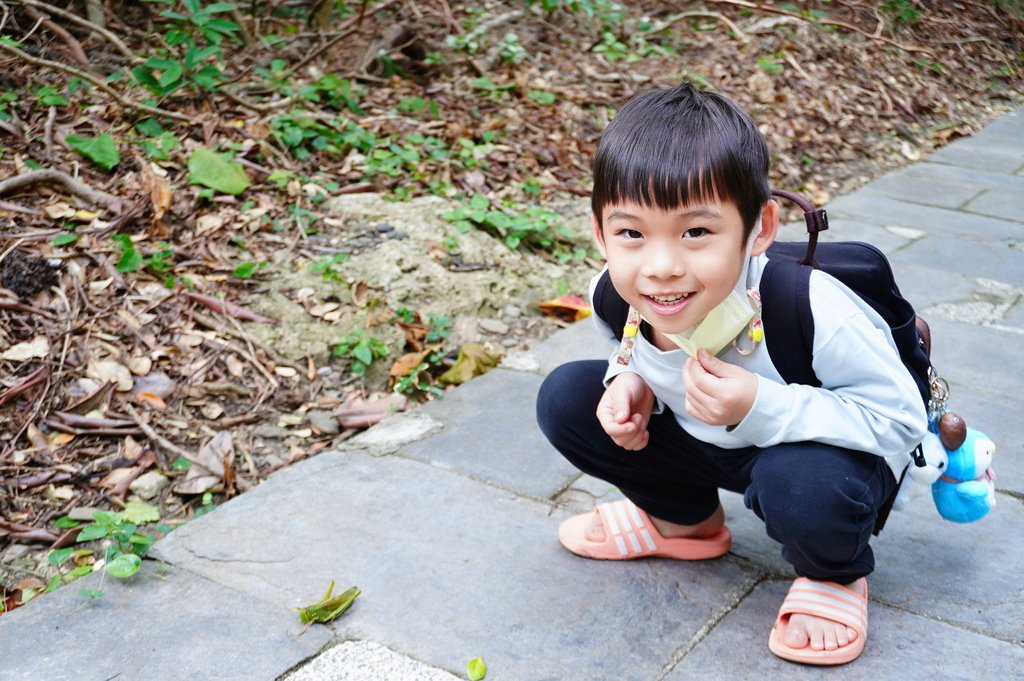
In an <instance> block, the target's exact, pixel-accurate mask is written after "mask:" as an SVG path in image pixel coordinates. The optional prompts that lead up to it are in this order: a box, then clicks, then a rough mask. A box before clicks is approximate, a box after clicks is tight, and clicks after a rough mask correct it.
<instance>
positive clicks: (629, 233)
mask: <svg viewBox="0 0 1024 681" xmlns="http://www.w3.org/2000/svg"><path fill="white" fill-rule="evenodd" d="M619 236H623V237H626V238H627V239H643V238H644V235H643V234H641V233H640V232H639V231H637V230H635V229H623V230H621V231H620V232H619Z"/></svg>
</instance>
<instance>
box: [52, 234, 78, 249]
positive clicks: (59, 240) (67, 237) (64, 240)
mask: <svg viewBox="0 0 1024 681" xmlns="http://www.w3.org/2000/svg"><path fill="white" fill-rule="evenodd" d="M76 241H78V235H77V234H72V233H71V232H61V233H60V234H58V235H57V236H55V237H53V241H51V242H50V243H52V244H53V245H54V246H67V245H68V244H73V243H75V242H76Z"/></svg>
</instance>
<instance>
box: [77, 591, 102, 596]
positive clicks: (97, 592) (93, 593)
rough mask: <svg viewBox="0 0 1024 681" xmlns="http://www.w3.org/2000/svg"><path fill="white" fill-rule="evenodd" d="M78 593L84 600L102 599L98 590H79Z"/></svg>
mask: <svg viewBox="0 0 1024 681" xmlns="http://www.w3.org/2000/svg"><path fill="white" fill-rule="evenodd" d="M78 593H80V594H81V595H83V596H85V597H86V598H103V592H102V591H100V590H99V589H79V590H78Z"/></svg>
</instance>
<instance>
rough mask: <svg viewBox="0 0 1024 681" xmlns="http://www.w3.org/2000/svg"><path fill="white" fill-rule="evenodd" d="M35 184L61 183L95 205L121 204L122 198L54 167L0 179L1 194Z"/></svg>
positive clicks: (116, 205) (106, 206)
mask: <svg viewBox="0 0 1024 681" xmlns="http://www.w3.org/2000/svg"><path fill="white" fill-rule="evenodd" d="M34 184H59V185H61V186H63V187H64V188H65V189H67V190H68V191H69V192H71V193H72V194H74V195H75V196H77V197H79V198H82V199H85V200H86V201H88V202H89V203H91V204H93V205H97V206H103V207H104V208H111V209H117V208H119V207H120V206H121V199H120V198H118V197H116V196H114V195H112V194H108V193H106V192H104V191H100V190H98V189H92V188H91V187H89V186H87V185H86V184H85V183H84V182H82V181H80V180H76V179H75V178H73V177H71V176H70V175H68V174H67V173H65V172H64V171H61V170H54V169H53V168H44V169H42V170H33V171H30V172H27V173H23V174H21V175H15V176H14V177H9V178H7V179H6V180H0V196H3V195H5V194H9V193H10V192H14V191H17V190H19V189H23V188H25V187H30V186H32V185H34Z"/></svg>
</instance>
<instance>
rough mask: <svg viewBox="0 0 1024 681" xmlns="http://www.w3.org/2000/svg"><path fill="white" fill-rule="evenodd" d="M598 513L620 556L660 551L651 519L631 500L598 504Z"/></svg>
mask: <svg viewBox="0 0 1024 681" xmlns="http://www.w3.org/2000/svg"><path fill="white" fill-rule="evenodd" d="M597 512H598V513H600V514H601V519H602V520H603V521H604V529H605V533H606V536H607V537H608V538H609V539H611V540H612V541H613V542H615V547H616V548H617V549H618V551H619V555H621V556H628V555H630V553H633V554H635V555H642V554H646V553H652V552H654V551H657V550H658V543H657V541H656V540H655V538H654V535H652V533H651V528H652V527H653V526H651V523H650V517H649V516H648V515H647V513H645V512H644V510H643V509H641V508H639V507H638V506H637V505H636V504H634V503H633V502H632V501H630V500H629V499H621V500H619V501H612V502H609V503H606V504H598V506H597ZM655 534H656V532H655ZM659 537H660V535H659Z"/></svg>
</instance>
